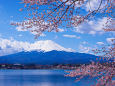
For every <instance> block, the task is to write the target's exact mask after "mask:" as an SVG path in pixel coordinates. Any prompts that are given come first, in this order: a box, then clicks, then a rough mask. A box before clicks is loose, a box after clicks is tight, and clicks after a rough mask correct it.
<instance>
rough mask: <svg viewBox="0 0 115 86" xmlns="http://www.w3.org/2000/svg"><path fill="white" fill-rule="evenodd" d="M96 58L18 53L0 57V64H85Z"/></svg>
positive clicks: (73, 53) (59, 52)
mask: <svg viewBox="0 0 115 86" xmlns="http://www.w3.org/2000/svg"><path fill="white" fill-rule="evenodd" d="M96 58H97V57H96V56H94V55H90V54H85V53H75V52H66V51H55V50H54V51H49V52H42V51H41V52H37V51H31V52H20V53H16V54H12V55H7V56H1V57H0V64H3V63H5V64H6V63H7V64H16V63H19V64H84V63H85V64H87V63H90V62H91V61H96Z"/></svg>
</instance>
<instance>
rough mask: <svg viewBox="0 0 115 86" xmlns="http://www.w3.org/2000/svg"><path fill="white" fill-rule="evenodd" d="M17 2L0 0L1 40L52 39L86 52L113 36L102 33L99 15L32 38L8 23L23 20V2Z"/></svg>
mask: <svg viewBox="0 0 115 86" xmlns="http://www.w3.org/2000/svg"><path fill="white" fill-rule="evenodd" d="M19 2H20V0H0V38H1V39H2V40H4V39H7V40H14V41H20V42H28V43H34V42H36V41H40V40H52V41H54V42H56V43H57V44H59V45H61V46H63V47H65V48H71V49H74V50H75V51H77V52H85V53H88V52H87V50H89V49H92V48H96V47H99V46H100V45H102V44H103V43H104V44H106V43H107V42H108V40H109V38H112V37H113V36H112V35H111V33H107V32H106V33H104V31H103V30H102V29H101V28H102V27H103V24H104V22H105V21H106V18H102V17H100V18H97V20H91V21H88V23H84V24H82V25H80V26H79V27H74V28H70V29H69V30H67V29H66V28H60V29H61V31H60V32H58V33H56V32H50V33H49V32H45V33H44V35H43V36H41V37H39V38H38V39H34V35H33V34H32V33H30V32H28V31H18V30H17V29H16V28H17V27H15V26H12V25H10V22H11V21H22V20H24V17H25V15H26V13H25V12H20V11H19V9H20V8H22V7H23V4H20V3H19ZM92 6H93V5H92ZM96 28H97V30H96ZM107 39H108V40H107ZM0 46H3V45H0ZM1 50H2V49H1Z"/></svg>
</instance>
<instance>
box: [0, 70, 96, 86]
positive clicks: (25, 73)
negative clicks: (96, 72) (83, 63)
mask: <svg viewBox="0 0 115 86" xmlns="http://www.w3.org/2000/svg"><path fill="white" fill-rule="evenodd" d="M64 74H65V72H64V70H0V86H90V85H92V84H94V83H95V80H93V79H89V78H88V77H86V78H84V79H82V80H81V81H79V82H75V78H71V77H64Z"/></svg>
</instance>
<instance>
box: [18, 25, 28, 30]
mask: <svg viewBox="0 0 115 86" xmlns="http://www.w3.org/2000/svg"><path fill="white" fill-rule="evenodd" d="M16 30H17V31H27V29H24V27H22V26H18V27H16Z"/></svg>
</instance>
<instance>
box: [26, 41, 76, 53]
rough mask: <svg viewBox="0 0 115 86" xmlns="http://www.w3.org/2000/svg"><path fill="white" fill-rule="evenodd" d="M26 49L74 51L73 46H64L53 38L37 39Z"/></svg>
mask: <svg viewBox="0 0 115 86" xmlns="http://www.w3.org/2000/svg"><path fill="white" fill-rule="evenodd" d="M25 50H26V51H33V50H38V51H39V50H41V51H45V52H48V51H52V50H57V51H67V52H73V51H74V50H72V49H71V48H64V47H62V46H60V45H59V44H57V43H55V42H53V41H51V40H45V41H43V40H42V41H37V42H35V43H34V44H30V47H29V48H28V49H25Z"/></svg>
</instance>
